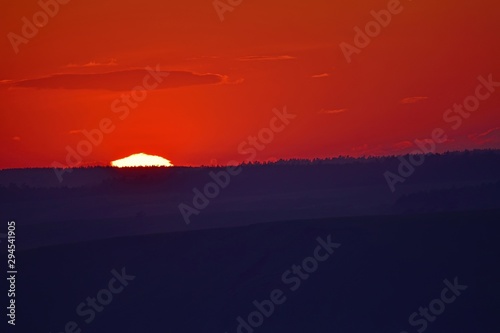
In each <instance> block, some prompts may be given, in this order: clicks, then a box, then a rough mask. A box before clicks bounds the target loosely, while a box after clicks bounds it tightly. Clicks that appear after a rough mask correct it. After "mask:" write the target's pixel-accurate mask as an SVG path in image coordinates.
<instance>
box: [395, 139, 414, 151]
mask: <svg viewBox="0 0 500 333" xmlns="http://www.w3.org/2000/svg"><path fill="white" fill-rule="evenodd" d="M412 146H413V143H412V142H410V141H400V142H396V143H395V144H393V145H392V149H393V150H396V151H400V150H405V149H408V148H410V147H412Z"/></svg>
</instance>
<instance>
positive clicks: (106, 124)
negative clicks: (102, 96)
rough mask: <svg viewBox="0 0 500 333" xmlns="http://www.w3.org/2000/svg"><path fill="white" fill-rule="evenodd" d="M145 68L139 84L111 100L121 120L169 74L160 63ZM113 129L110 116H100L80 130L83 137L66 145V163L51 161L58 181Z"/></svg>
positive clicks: (114, 126)
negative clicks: (95, 123) (73, 144)
mask: <svg viewBox="0 0 500 333" xmlns="http://www.w3.org/2000/svg"><path fill="white" fill-rule="evenodd" d="M145 70H146V71H147V74H146V75H145V76H144V78H143V80H142V84H141V85H137V86H135V87H133V88H132V90H131V91H130V92H129V93H127V94H121V96H120V98H116V99H115V100H113V102H111V112H113V113H115V114H118V118H119V119H120V120H121V121H123V120H125V119H126V118H127V117H128V116H129V114H130V110H133V109H135V108H137V107H138V106H139V103H140V102H142V101H144V100H145V99H146V97H147V96H148V92H149V91H152V90H154V89H156V88H157V87H158V86H159V85H160V83H162V82H163V80H164V79H165V77H167V76H168V75H169V73H168V72H163V71H161V70H160V65H156V68H155V69H153V68H151V67H149V66H148V67H146V69H145ZM115 129H116V125H115V123H114V122H113V120H111V118H102V119H101V120H100V121H99V125H98V126H97V127H96V128H93V129H91V130H87V129H84V130H82V131H81V134H82V135H83V136H84V137H85V138H84V139H81V140H80V141H79V142H78V143H77V144H76V146H75V147H71V146H70V145H67V146H66V152H67V153H66V160H65V162H66V164H63V163H60V162H58V161H54V162H52V167H53V168H54V173H55V174H56V177H57V179H58V180H59V182H60V183H61V182H62V181H63V175H64V174H65V173H66V172H68V173H70V172H72V169H71V168H75V167H77V166H79V165H81V163H82V162H83V158H84V157H86V156H89V155H90V154H92V151H93V150H94V148H95V147H97V146H99V145H100V144H101V143H102V142H103V140H104V136H105V134H108V135H109V134H111V133H112V132H113V131H114V130H115Z"/></svg>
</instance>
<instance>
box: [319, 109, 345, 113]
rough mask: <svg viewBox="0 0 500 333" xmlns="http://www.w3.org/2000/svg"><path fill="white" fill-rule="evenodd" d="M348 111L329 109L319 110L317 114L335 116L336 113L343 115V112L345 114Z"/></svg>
mask: <svg viewBox="0 0 500 333" xmlns="http://www.w3.org/2000/svg"><path fill="white" fill-rule="evenodd" d="M348 110H349V109H330V110H326V109H321V110H320V111H319V113H323V114H337V113H343V112H346V111H348Z"/></svg>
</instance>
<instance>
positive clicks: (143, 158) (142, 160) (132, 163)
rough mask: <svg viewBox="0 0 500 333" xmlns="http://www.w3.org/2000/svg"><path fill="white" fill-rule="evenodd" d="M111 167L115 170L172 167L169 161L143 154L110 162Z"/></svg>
mask: <svg viewBox="0 0 500 333" xmlns="http://www.w3.org/2000/svg"><path fill="white" fill-rule="evenodd" d="M111 166H114V167H117V168H127V167H146V166H166V167H171V166H174V165H173V164H172V163H170V161H169V160H167V159H165V158H163V157H160V156H156V155H148V154H144V153H139V154H133V155H130V156H128V157H125V158H122V159H119V160H116V161H112V162H111Z"/></svg>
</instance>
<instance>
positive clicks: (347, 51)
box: [339, 0, 411, 64]
mask: <svg viewBox="0 0 500 333" xmlns="http://www.w3.org/2000/svg"><path fill="white" fill-rule="evenodd" d="M410 1H411V0H410ZM402 11H403V6H402V5H401V2H400V1H399V0H389V2H388V3H387V9H382V10H380V11H378V12H377V11H375V10H372V11H371V12H370V14H371V16H372V17H373V18H374V20H372V21H369V22H368V23H366V25H365V28H364V30H362V29H361V28H360V27H358V26H355V27H354V32H355V33H356V34H355V35H354V41H353V42H354V45H352V44H349V43H346V42H342V43H340V44H339V46H340V49H341V50H342V53H343V54H344V57H345V59H346V61H347V63H348V64H350V63H351V62H352V56H353V54H360V53H361V50H362V49H364V48H366V47H368V45H370V43H371V41H372V38H375V37H377V36H378V35H380V34H381V32H382V28H387V27H388V26H389V24H390V23H391V21H392V17H393V15H397V14H400V13H401V12H402Z"/></svg>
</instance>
